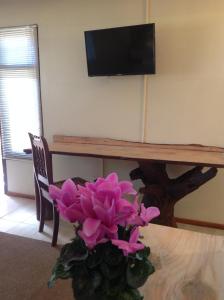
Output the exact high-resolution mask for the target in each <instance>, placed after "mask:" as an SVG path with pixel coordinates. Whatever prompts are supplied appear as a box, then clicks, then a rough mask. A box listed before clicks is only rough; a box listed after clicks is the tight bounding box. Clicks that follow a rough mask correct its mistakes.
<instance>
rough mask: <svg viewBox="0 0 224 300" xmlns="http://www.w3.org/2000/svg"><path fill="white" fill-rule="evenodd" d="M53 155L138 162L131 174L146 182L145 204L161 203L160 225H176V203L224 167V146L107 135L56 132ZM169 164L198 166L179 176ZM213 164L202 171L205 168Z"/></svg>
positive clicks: (51, 147) (158, 205)
mask: <svg viewBox="0 0 224 300" xmlns="http://www.w3.org/2000/svg"><path fill="white" fill-rule="evenodd" d="M49 149H50V152H51V153H52V154H62V155H76V156H88V157H99V158H113V159H125V160H134V161H137V162H138V164H139V167H138V168H137V169H135V170H133V171H131V173H130V177H131V179H132V180H135V179H141V180H142V181H143V183H144V185H145V187H144V188H142V189H141V190H140V192H141V193H143V194H144V197H143V202H144V204H145V206H147V207H148V206H157V207H159V209H160V216H159V217H158V218H157V219H155V222H156V223H157V224H162V225H168V226H174V227H175V226H176V223H175V219H174V206H175V204H176V202H177V201H179V200H180V199H182V198H183V197H184V196H186V195H187V194H189V193H191V192H193V191H194V190H196V189H197V188H199V187H200V186H201V185H203V184H205V183H206V182H207V181H208V180H210V179H212V178H213V177H214V176H215V175H216V173H217V169H216V168H217V167H219V168H223V167H224V148H218V147H210V146H201V145H159V144H148V143H139V142H128V141H120V140H113V139H107V138H90V137H74V136H63V135H55V136H54V138H53V143H52V144H50V145H49ZM166 163H173V164H184V165H193V166H196V167H195V168H193V169H192V170H190V171H188V172H186V173H185V174H183V175H181V176H179V177H178V178H175V179H171V178H169V176H168V174H167V172H166ZM205 166H206V167H210V169H208V170H207V171H205V172H202V168H203V167H205Z"/></svg>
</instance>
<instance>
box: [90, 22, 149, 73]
mask: <svg viewBox="0 0 224 300" xmlns="http://www.w3.org/2000/svg"><path fill="white" fill-rule="evenodd" d="M84 34H85V45H86V56H87V66H88V75H89V76H111V75H140V74H155V24H142V25H134V26H126V27H116V28H108V29H98V30H90V31H85V33H84Z"/></svg>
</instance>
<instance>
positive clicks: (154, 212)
mask: <svg viewBox="0 0 224 300" xmlns="http://www.w3.org/2000/svg"><path fill="white" fill-rule="evenodd" d="M159 215H160V211H159V209H158V207H154V206H151V207H148V208H145V206H144V204H142V205H141V213H140V218H141V219H142V221H143V222H145V224H146V225H147V224H148V223H149V222H150V221H151V220H152V219H154V218H156V217H158V216H159Z"/></svg>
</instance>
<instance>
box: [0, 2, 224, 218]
mask: <svg viewBox="0 0 224 300" xmlns="http://www.w3.org/2000/svg"><path fill="white" fill-rule="evenodd" d="M149 4H150V5H149V8H150V12H149V15H150V20H151V21H153V22H155V23H156V56H157V58H156V61H157V74H156V75H153V76H149V90H148V111H147V124H146V125H147V141H148V142H161V143H202V144H210V145H219V146H224V142H223V132H224V123H223V122H222V115H223V111H224V104H223V98H224V97H223V96H224V85H223V78H224V64H223V63H222V61H223V53H224V39H223V36H224V21H223V20H224V2H223V1H222V0H197V1H193V0H150V1H149ZM145 13H146V12H145V0H113V1H109V0H89V1H83V0H79V1H78V0H73V1H72V0H65V1H61V0H60V1H59V0H38V1H36V0H35V1H34V0H20V1H8V0H0V26H12V25H23V24H33V23H37V24H38V25H39V44H40V63H41V65H40V67H41V86H42V102H43V116H44V130H45V135H46V137H47V138H48V140H49V141H50V140H51V138H52V135H53V134H55V133H61V134H73V135H86V136H105V137H111V138H122V139H126V140H136V141H137V140H140V138H141V135H142V132H141V122H142V114H143V112H142V104H143V103H142V101H143V77H142V76H125V77H102V78H88V77H87V70H86V60H85V49H84V40H83V31H84V30H88V29H95V28H103V27H105V28H106V27H110V26H111V27H113V26H123V25H130V24H138V23H143V22H144V21H145ZM54 166H55V169H56V175H57V176H59V174H61V175H62V174H63V176H66V175H68V176H74V175H77V174H78V175H80V174H81V175H83V176H84V177H94V176H97V175H100V173H101V171H102V165H101V161H100V160H95V159H89V160H88V162H87V160H86V159H77V158H71V157H69V158H66V159H65V158H61V159H60V160H59V159H55V162H54ZM135 166H136V164H135V163H130V162H120V161H114V160H111V161H109V160H106V161H105V164H104V172H105V173H108V172H109V171H110V170H118V171H119V173H120V175H121V177H122V178H128V173H129V171H130V170H131V169H132V168H134V167H135ZM28 169H29V170H28ZM31 169H32V168H27V167H26V168H24V163H23V162H21V163H20V166H18V162H17V163H16V165H13V162H11V165H10V170H11V171H12V172H11V173H12V174H13V176H14V177H12V179H11V183H10V184H11V185H10V187H11V189H14V190H18V191H21V192H25V190H24V184H22V182H21V181H20V182H19V181H17V180H16V176H17V175H18V174H20V176H21V173H23V174H24V175H25V178H27V176H31ZM74 171H75V174H73V172H74ZM169 171H170V174H172V175H174V174H177V173H180V172H182V171H183V168H182V167H177V166H176V167H175V166H169ZM223 181H224V174H223V171H220V172H219V175H218V176H217V177H216V178H215V179H214V180H212V181H211V182H209V183H208V184H206V185H205V186H204V187H202V188H201V189H200V190H198V191H196V192H194V193H193V194H192V195H189V196H188V197H186V198H185V199H183V200H182V201H181V202H180V203H179V204H178V205H177V208H176V215H178V216H182V217H188V218H196V219H201V220H207V221H214V222H220V223H221V222H222V223H223V221H224V217H223V213H222V212H223V209H224V204H223V201H222V198H224V189H223V183H222V182H223Z"/></svg>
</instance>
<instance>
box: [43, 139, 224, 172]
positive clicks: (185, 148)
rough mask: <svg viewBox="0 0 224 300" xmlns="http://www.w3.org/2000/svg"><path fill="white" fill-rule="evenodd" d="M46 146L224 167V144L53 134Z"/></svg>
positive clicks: (102, 155)
mask: <svg viewBox="0 0 224 300" xmlns="http://www.w3.org/2000/svg"><path fill="white" fill-rule="evenodd" d="M49 148H50V151H51V153H52V154H66V155H77V156H89V157H99V158H114V159H125V160H134V161H140V160H143V161H144V160H150V161H156V162H169V163H175V164H184V165H200V166H201V165H203V166H213V167H221V168H223V167H224V148H218V147H209V146H200V145H166V144H149V143H139V142H128V141H120V140H113V139H103V138H89V137H74V136H64V135H55V136H54V137H53V143H52V144H50V145H49Z"/></svg>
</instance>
